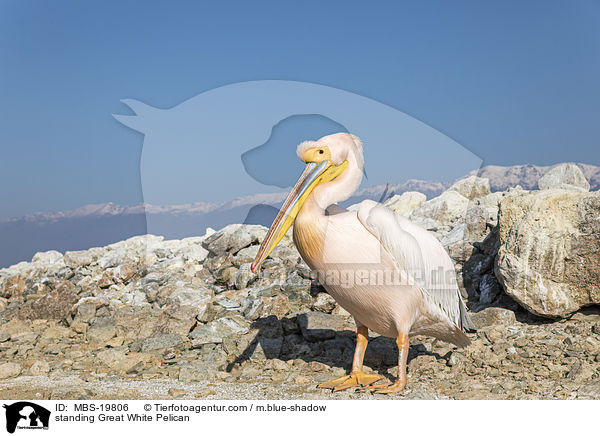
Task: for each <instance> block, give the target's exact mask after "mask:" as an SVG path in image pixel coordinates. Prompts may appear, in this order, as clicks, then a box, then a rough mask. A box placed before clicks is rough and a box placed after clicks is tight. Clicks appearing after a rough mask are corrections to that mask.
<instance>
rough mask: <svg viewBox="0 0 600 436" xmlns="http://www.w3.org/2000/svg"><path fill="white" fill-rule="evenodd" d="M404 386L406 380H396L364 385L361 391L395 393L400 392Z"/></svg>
mask: <svg viewBox="0 0 600 436" xmlns="http://www.w3.org/2000/svg"><path fill="white" fill-rule="evenodd" d="M405 386H406V380H396V381H395V382H394V383H381V384H378V385H373V386H365V387H364V388H363V389H361V392H371V393H373V394H395V393H398V392H402V391H403V390H404V387H405Z"/></svg>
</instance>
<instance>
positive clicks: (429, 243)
mask: <svg viewBox="0 0 600 436" xmlns="http://www.w3.org/2000/svg"><path fill="white" fill-rule="evenodd" d="M358 219H359V220H360V222H361V223H362V224H363V225H364V226H365V227H366V228H367V230H368V231H369V232H370V233H372V234H373V235H374V236H375V237H376V238H377V239H378V240H379V242H380V243H381V245H382V246H383V248H384V249H385V250H386V251H387V252H388V253H389V254H390V255H391V256H392V258H393V259H394V260H395V261H396V263H397V265H398V267H399V269H400V270H401V271H402V272H405V273H407V274H408V276H409V277H412V279H413V280H414V283H415V284H416V285H418V286H419V287H421V288H422V289H423V291H424V294H425V296H426V298H427V299H428V300H429V302H430V303H431V304H432V306H433V307H435V308H438V309H439V310H441V311H442V312H443V313H444V314H445V315H446V316H447V317H448V318H449V319H450V320H451V321H452V322H453V323H454V325H456V327H458V328H459V329H460V330H462V331H465V330H467V329H472V328H473V325H472V323H471V321H470V319H469V317H468V315H467V308H466V306H465V303H464V302H463V301H462V298H461V296H460V291H459V290H458V285H457V283H456V271H455V269H454V264H453V263H452V260H451V259H450V256H448V253H446V250H444V247H443V246H442V244H440V242H439V241H438V240H437V239H436V238H435V237H434V236H433V235H432V234H431V233H429V232H428V231H427V230H425V229H423V228H421V227H419V226H418V225H416V224H414V223H412V222H410V221H409V220H408V219H406V218H404V217H403V216H401V215H398V214H397V213H395V212H394V211H392V210H391V209H388V208H387V207H385V206H383V205H382V204H380V203H376V202H374V201H372V200H365V201H363V202H362V203H361V204H360V208H359V210H358Z"/></svg>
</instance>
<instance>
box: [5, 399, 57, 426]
mask: <svg viewBox="0 0 600 436" xmlns="http://www.w3.org/2000/svg"><path fill="white" fill-rule="evenodd" d="M3 407H4V408H5V409H6V431H7V432H9V433H14V432H15V430H16V429H27V430H36V429H43V430H47V429H48V424H49V423H50V411H49V410H48V409H46V408H44V407H42V406H40V405H38V404H35V403H31V402H29V401H19V402H17V403H13V404H4V406H3Z"/></svg>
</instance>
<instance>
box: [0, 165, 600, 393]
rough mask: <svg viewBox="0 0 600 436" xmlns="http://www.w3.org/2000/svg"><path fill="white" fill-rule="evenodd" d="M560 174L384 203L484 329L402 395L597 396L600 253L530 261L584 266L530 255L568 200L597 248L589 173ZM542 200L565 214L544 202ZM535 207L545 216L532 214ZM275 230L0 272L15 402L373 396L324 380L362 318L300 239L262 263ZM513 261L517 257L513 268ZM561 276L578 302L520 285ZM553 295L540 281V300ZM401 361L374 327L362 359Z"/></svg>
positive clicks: (82, 255) (424, 344)
mask: <svg viewBox="0 0 600 436" xmlns="http://www.w3.org/2000/svg"><path fill="white" fill-rule="evenodd" d="M561 171H562V172H561ZM559 173H560V174H567V176H568V177H560V174H559V177H558V178H557V179H556V180H555V181H553V182H551V183H550V185H549V186H548V188H547V189H545V190H542V191H531V192H528V191H525V190H523V189H519V188H516V189H509V190H507V191H506V192H495V193H491V192H490V185H489V181H488V180H487V179H482V178H479V177H476V176H473V177H469V178H467V179H464V180H461V181H459V182H457V183H456V184H454V185H453V186H452V187H450V188H449V189H448V190H446V191H444V192H443V193H442V194H441V195H440V196H438V197H435V198H433V199H431V200H429V201H426V199H425V198H424V197H423V196H422V195H419V193H404V194H402V195H400V196H395V197H393V198H391V199H389V200H388V201H387V202H386V204H387V205H388V206H389V207H391V208H392V209H394V210H396V211H397V213H401V214H403V215H405V216H407V217H409V219H411V220H413V221H414V222H417V223H419V224H420V225H422V226H424V227H425V228H427V229H429V230H430V231H432V232H433V233H434V234H435V235H436V237H438V238H439V239H440V241H441V242H442V244H443V245H444V246H445V247H446V249H447V250H448V252H449V253H450V255H451V257H452V258H453V259H454V261H455V262H456V265H457V277H458V278H459V283H460V285H461V291H462V292H463V294H464V296H465V298H466V300H467V301H468V306H469V308H470V309H471V310H472V311H473V312H474V313H473V314H472V318H473V321H474V323H475V325H476V327H477V331H476V332H473V333H470V334H469V335H470V337H471V339H472V341H473V343H472V344H471V345H470V346H469V347H467V348H465V349H457V348H456V347H454V346H453V345H449V344H446V343H443V342H441V341H437V340H434V339H432V338H425V337H416V338H414V339H413V340H412V341H411V349H410V356H409V384H408V387H407V390H406V392H405V393H404V394H403V395H401V396H398V398H408V399H437V398H440V399H441V398H454V399H466V398H471V399H477V398H490V399H509V398H513V399H519V398H530V399H535V398H588V399H593V398H595V399H597V398H600V311H598V309H597V306H593V304H598V303H600V301H599V299H596V297H595V295H596V294H594V292H595V291H594V289H595V288H593V287H591V286H592V285H593V284H594V283H597V280H596V281H595V282H594V281H593V280H592V279H590V274H591V273H593V272H594V271H596V273H597V271H598V269H597V268H596V266H597V264H596V263H594V262H596V260H595V258H593V256H591V254H590V253H589V252H588V253H587V258H590V257H592V259H591V260H589V262H590V263H589V264H585V265H588V266H586V267H585V268H583V269H581V271H580V274H579V275H577V273H576V272H575V270H568V269H565V268H563V267H560V266H557V262H554V263H552V262H546V261H539V262H538V263H537V264H535V263H534V262H533V261H534V260H535V259H545V257H544V256H545V253H549V252H553V253H555V254H554V259H559V260H560V259H563V261H564V262H566V263H567V264H568V263H569V262H571V261H572V258H571V257H570V256H568V255H563V254H561V253H560V252H557V251H556V248H555V246H552V247H548V248H547V249H545V248H544V247H541V248H540V250H542V251H541V252H538V253H537V254H536V255H535V256H533V257H531V256H524V254H525V253H531V250H529V251H528V250H527V249H526V247H529V246H531V245H534V246H540V244H537V242H536V241H537V240H536V239H535V238H533V237H532V236H531V235H532V234H535V235H537V237H538V238H540V237H542V235H543V234H545V233H544V232H546V230H545V229H548V230H547V231H548V232H549V233H552V232H554V233H552V234H555V233H556V231H555V230H556V229H555V228H553V227H552V225H553V222H552V217H556V216H558V215H559V212H560V211H561V210H563V209H562V208H564V207H566V208H567V209H568V210H571V211H574V212H573V213H572V217H571V218H569V217H564V216H563V215H560V216H561V220H563V221H564V220H567V219H569V223H570V224H569V225H570V226H571V227H569V229H570V230H569V231H568V232H566V231H565V232H566V233H567V234H568V238H567V236H565V237H564V238H560V239H561V241H567V240H568V243H569V247H570V251H569V252H570V253H575V254H576V255H577V256H580V258H581V259H582V261H583V262H585V261H587V260H585V259H584V257H586V254H585V251H584V250H585V249H586V247H588V248H587V249H588V250H591V249H592V248H593V247H595V245H593V244H595V243H596V242H597V235H598V234H599V232H595V231H594V229H595V227H594V226H596V225H597V223H598V217H599V213H598V210H599V209H598V202H597V198H598V195H597V193H588V192H586V191H585V190H584V189H582V188H581V186H580V187H579V188H577V189H568V187H567V188H565V186H564V185H565V184H567V185H568V184H569V183H572V182H569V180H579V179H578V178H577V177H575V178H573V177H571V175H570V173H569V171H568V170H560V171H559ZM567 182H569V183H567ZM557 184H558V185H561V186H560V187H558V186H556V185H557ZM544 196H547V197H548V198H549V204H554V205H555V207H556V210H552V211H551V213H546V214H545V215H544V214H542V213H541V212H535V213H533V212H531V211H532V207H530V206H529V204H538V203H539V202H542V201H543V199H544V198H546V197H544ZM557 198H558V199H557ZM573 202H574V203H573ZM542 204H544V203H543V202H542ZM513 205H517V206H515V207H517V209H518V211H519V212H518V213H517V212H514V211H513V209H514V208H513ZM546 210H547V211H548V210H549V209H546ZM523 211H524V212H523ZM535 218H537V221H536V222H538V223H539V221H540V219H542V220H543V219H547V220H548V221H549V223H548V224H547V225H535V224H528V220H530V219H531V220H533V221H535ZM555 221H556V219H555ZM559 224H560V223H559ZM558 227H559V228H561V229H565V228H566V227H565V225H564V224H560V225H559V226H558ZM265 234H266V228H264V227H262V226H251V225H241V224H234V225H230V226H227V227H225V228H224V229H221V230H220V231H218V232H214V231H209V232H207V234H206V235H204V236H202V237H194V238H186V239H182V240H164V239H163V238H162V237H157V236H152V235H145V236H138V237H134V238H130V239H127V240H125V241H121V242H118V243H116V244H112V245H109V246H106V247H98V248H92V249H90V250H85V251H76V252H66V253H64V254H61V253H59V252H56V251H49V252H43V253H38V254H36V255H35V256H34V257H33V259H32V261H31V262H21V263H19V264H17V265H13V266H11V267H10V268H6V269H3V270H0V317H1V325H0V389H2V392H3V395H2V396H3V397H4V398H13V399H16V398H30V399H31V398H53V399H59V398H82V399H83V398H229V399H234V398H248V399H249V398H282V399H283V398H367V397H368V395H369V394H361V393H355V392H340V393H335V394H331V393H329V392H327V391H323V390H317V389H315V385H316V384H317V383H319V382H321V381H324V380H327V379H331V378H333V377H336V376H340V375H343V374H344V373H346V372H347V371H348V370H349V366H350V363H351V360H352V354H353V351H354V344H355V333H354V323H353V320H352V318H351V317H350V316H349V314H348V313H347V312H346V311H344V310H343V308H341V307H340V306H338V305H337V303H336V302H335V301H334V300H333V299H332V298H331V297H330V296H329V295H328V294H327V293H326V292H325V291H324V289H323V288H321V287H320V286H319V285H318V284H317V283H316V281H315V280H314V279H313V277H312V275H311V272H310V270H309V269H308V267H307V266H306V264H304V262H303V261H302V259H301V258H300V256H299V254H298V252H297V251H296V249H295V247H294V245H293V243H292V241H291V239H290V237H289V235H287V236H286V237H285V238H284V239H283V241H282V243H281V244H280V246H278V247H277V248H276V250H275V251H274V252H273V253H272V255H271V256H270V258H268V259H267V261H265V263H264V266H263V269H262V271H261V273H260V274H258V275H254V274H251V273H250V270H249V263H250V262H251V261H252V259H253V258H254V256H255V255H256V252H257V250H258V245H259V244H260V242H261V241H262V239H263V238H264V236H265ZM581 235H583V236H581ZM582 238H583V239H582ZM511 241H516V242H515V243H512V242H511ZM565 243H566V242H565ZM536 244H537V245H536ZM590 244H591V245H590ZM553 247H554V248H553ZM573 247H575V248H573ZM589 247H592V248H589ZM574 249H575V251H573V250H574ZM552 250H554V251H552ZM557 253H558V254H557ZM509 254H510V256H513V258H514V259H516V260H514V261H511V262H508V265H509V266H510V268H507V267H506V265H507V261H505V260H504V259H508V258H510V256H509ZM592 254H593V253H592ZM511 259H512V258H511ZM523 259H526V261H525V260H523ZM575 263H577V262H575ZM548 265H550V266H551V268H558V270H556V269H555V270H553V269H551V268H548ZM561 268H562V269H561ZM594 268H596V269H595V270H594ZM532 271H533V272H532ZM557 271H570V272H568V273H566V272H565V273H563V274H562V276H561V278H562V280H563V281H562V282H561V283H563V284H564V285H565V287H564V289H563V294H564V295H565V297H564V298H572V299H573V300H575V301H577V302H578V303H577V304H576V305H575V306H569V308H568V310H566V311H563V312H560V313H542V312H540V311H538V310H536V309H535V307H536V306H534V305H533V304H530V303H529V302H528V300H525V299H524V298H522V297H521V296H520V295H519V294H518V293H517V292H516V291H515V290H516V289H519V288H520V287H522V286H520V285H519V283H520V282H519V280H522V281H523V280H524V281H527V280H529V279H530V277H531V276H532V275H531V274H534V275H535V274H537V275H538V276H546V275H548V276H549V277H556V276H557ZM592 278H593V277H592ZM533 283H535V280H534V281H533ZM542 288H543V287H535V286H534V285H531V286H529V288H528V289H529V290H530V292H529V293H528V294H527V295H531V293H532V292H533V293H535V292H537V294H538V295H541V294H540V292H539V291H540V290H541V289H542ZM546 288H547V286H546ZM561 289H562V288H561ZM542 294H543V293H542ZM581 295H584V296H585V297H586V298H587V299H583V297H581ZM538 300H539V301H543V298H538ZM540 304H542V303H540ZM545 304H547V303H545ZM547 305H548V304H547ZM581 306H584V307H583V308H581ZM585 306H589V307H587V308H586V307H585ZM548 307H549V306H548ZM538 315H545V317H539V316H538ZM396 355H397V354H396V349H395V344H394V342H393V340H392V339H389V338H384V337H379V336H377V335H374V336H373V337H372V338H371V341H370V343H369V347H368V349H367V354H366V360H365V363H366V365H367V369H366V370H367V371H377V372H378V373H380V374H382V375H384V376H386V377H390V378H393V376H394V371H395V368H394V366H395V365H396V358H397V357H396ZM377 397H380V396H379V395H377ZM381 397H383V396H381ZM383 398H385V397H383Z"/></svg>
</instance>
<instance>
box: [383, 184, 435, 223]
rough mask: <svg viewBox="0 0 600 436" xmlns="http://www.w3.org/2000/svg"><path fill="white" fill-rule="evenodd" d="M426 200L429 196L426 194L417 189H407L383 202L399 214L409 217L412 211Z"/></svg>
mask: <svg viewBox="0 0 600 436" xmlns="http://www.w3.org/2000/svg"><path fill="white" fill-rule="evenodd" d="M426 200H427V197H426V196H425V194H422V193H420V192H415V191H407V192H404V193H402V195H394V196H393V197H391V198H389V199H387V200H386V202H385V203H383V204H384V205H385V206H387V207H389V208H390V209H392V210H393V211H394V212H396V213H397V214H400V215H402V216H405V217H407V218H408V217H409V216H410V214H411V213H412V211H413V210H415V209H416V208H417V207H419V206H421V205H422V204H423V203H425V201H426Z"/></svg>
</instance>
